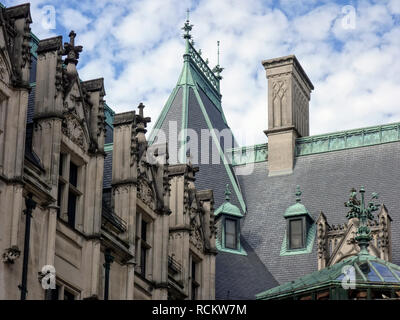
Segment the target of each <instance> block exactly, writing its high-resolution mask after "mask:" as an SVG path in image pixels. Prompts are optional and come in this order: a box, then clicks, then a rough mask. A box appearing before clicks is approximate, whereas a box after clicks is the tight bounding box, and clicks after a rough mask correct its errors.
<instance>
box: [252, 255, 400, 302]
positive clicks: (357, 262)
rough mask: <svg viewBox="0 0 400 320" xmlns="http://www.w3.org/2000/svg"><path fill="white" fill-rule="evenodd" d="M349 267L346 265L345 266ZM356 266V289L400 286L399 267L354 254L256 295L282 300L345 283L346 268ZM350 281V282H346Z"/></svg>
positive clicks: (373, 257)
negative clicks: (343, 281)
mask: <svg viewBox="0 0 400 320" xmlns="http://www.w3.org/2000/svg"><path fill="white" fill-rule="evenodd" d="M346 266H347V267H346ZM344 267H346V269H347V270H348V268H349V267H353V268H354V269H353V270H354V281H355V285H356V288H362V287H364V288H367V287H373V286H379V287H387V288H399V287H400V267H399V266H397V265H395V264H393V263H390V262H387V261H385V260H382V259H379V258H377V257H375V256H372V255H369V254H368V255H363V254H359V255H355V256H352V257H350V258H347V259H345V260H342V261H341V262H339V263H336V264H334V265H333V266H330V267H327V268H324V269H322V270H319V271H315V272H313V273H311V274H308V275H306V276H304V277H301V278H298V279H297V280H295V281H291V282H288V283H285V284H282V285H280V286H278V287H275V288H272V289H270V290H267V291H265V292H262V293H259V294H257V295H256V299H265V300H269V299H279V298H284V297H288V296H292V295H295V294H302V293H306V292H310V291H312V290H316V289H319V288H323V287H328V286H330V285H338V286H341V285H342V280H343V279H344V277H345V273H344V272H346V270H345V269H344ZM347 284H350V283H349V282H347Z"/></svg>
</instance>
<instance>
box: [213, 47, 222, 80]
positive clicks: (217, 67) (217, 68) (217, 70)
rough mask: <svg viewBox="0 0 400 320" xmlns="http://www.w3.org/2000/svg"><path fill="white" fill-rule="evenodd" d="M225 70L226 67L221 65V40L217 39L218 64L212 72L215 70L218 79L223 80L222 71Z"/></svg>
mask: <svg viewBox="0 0 400 320" xmlns="http://www.w3.org/2000/svg"><path fill="white" fill-rule="evenodd" d="M223 70H224V68H221V66H220V65H219V40H218V41H217V65H216V66H215V67H214V69H213V70H212V72H214V73H215V74H216V76H217V79H218V80H222V76H221V72H222V71H223Z"/></svg>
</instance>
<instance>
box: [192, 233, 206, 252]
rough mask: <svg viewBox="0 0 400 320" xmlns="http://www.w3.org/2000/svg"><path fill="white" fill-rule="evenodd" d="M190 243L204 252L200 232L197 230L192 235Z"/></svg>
mask: <svg viewBox="0 0 400 320" xmlns="http://www.w3.org/2000/svg"><path fill="white" fill-rule="evenodd" d="M190 243H191V244H192V245H193V246H194V247H195V248H197V249H198V250H200V251H203V248H204V243H203V237H202V236H201V233H200V230H199V229H195V230H194V231H193V232H192V233H191V235H190Z"/></svg>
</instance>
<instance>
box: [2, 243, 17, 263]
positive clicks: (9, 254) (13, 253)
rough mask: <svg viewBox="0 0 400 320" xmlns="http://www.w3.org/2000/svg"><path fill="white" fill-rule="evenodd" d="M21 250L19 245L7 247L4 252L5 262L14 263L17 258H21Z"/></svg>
mask: <svg viewBox="0 0 400 320" xmlns="http://www.w3.org/2000/svg"><path fill="white" fill-rule="evenodd" d="M20 255H21V251H20V250H19V248H18V247H17V246H12V247H11V248H7V249H6V250H5V251H4V253H3V262H4V263H8V264H13V263H14V261H15V260H17V259H18V258H19V256H20Z"/></svg>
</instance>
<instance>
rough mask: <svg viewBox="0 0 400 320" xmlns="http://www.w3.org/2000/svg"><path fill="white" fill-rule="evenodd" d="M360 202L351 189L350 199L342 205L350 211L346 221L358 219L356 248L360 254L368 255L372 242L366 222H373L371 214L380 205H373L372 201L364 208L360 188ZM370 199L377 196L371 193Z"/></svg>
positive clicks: (362, 189)
mask: <svg viewBox="0 0 400 320" xmlns="http://www.w3.org/2000/svg"><path fill="white" fill-rule="evenodd" d="M360 194H361V200H358V199H357V191H356V189H354V188H352V189H351V190H350V198H349V201H347V202H345V203H344V206H345V207H348V208H350V211H349V212H348V213H347V215H346V217H347V219H349V220H350V219H352V218H358V219H359V221H360V224H359V227H358V229H357V235H356V237H355V238H354V239H355V240H356V241H357V244H358V246H359V247H360V254H362V255H366V254H368V246H369V242H370V241H371V240H372V237H371V230H370V228H369V227H368V220H373V219H374V215H373V214H372V212H374V211H377V210H378V208H379V206H380V204H374V203H373V202H372V201H369V202H368V206H367V207H365V195H364V194H365V189H364V187H361V188H360ZM371 196H372V197H371V200H372V199H378V194H377V193H376V192H373V193H372V195H371Z"/></svg>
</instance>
